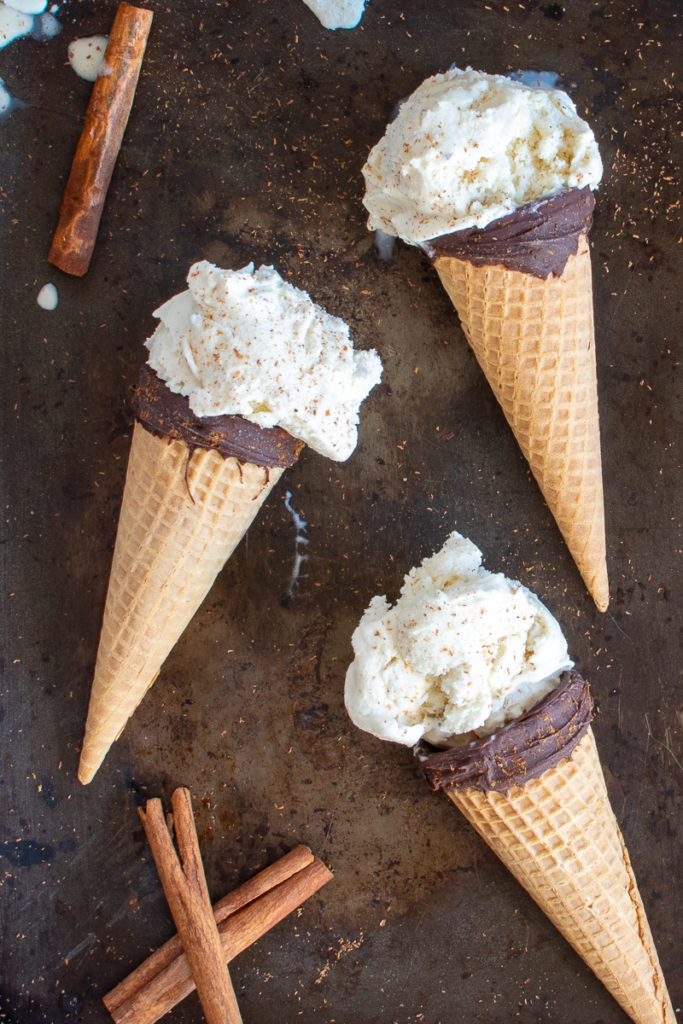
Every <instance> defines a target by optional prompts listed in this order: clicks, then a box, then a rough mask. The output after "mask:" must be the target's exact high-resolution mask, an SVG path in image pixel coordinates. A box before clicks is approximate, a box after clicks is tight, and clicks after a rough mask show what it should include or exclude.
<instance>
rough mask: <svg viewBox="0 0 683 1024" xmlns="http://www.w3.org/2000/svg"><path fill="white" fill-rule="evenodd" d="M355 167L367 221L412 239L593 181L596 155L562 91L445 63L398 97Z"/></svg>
mask: <svg viewBox="0 0 683 1024" xmlns="http://www.w3.org/2000/svg"><path fill="white" fill-rule="evenodd" d="M363 175H364V177H365V186H366V193H365V198H364V200H363V201H364V203H365V206H366V207H367V209H368V211H369V213H370V218H369V221H368V226H369V227H370V229H371V230H377V229H380V230H382V231H384V232H386V233H388V234H391V235H399V236H400V237H401V238H403V240H404V241H406V242H409V243H411V244H414V245H418V244H420V243H422V242H425V241H427V240H428V239H430V238H436V237H438V236H439V235H444V234H447V233H449V232H451V231H460V230H464V229H465V228H469V227H485V226H486V225H487V224H489V223H490V222H491V221H493V220H495V219H496V218H498V217H503V216H505V215H506V214H508V213H510V212H511V211H512V210H515V209H517V208H518V207H520V206H523V205H524V204H526V203H529V202H533V201H535V200H538V199H544V198H546V197H547V196H551V195H555V194H556V193H557V192H560V191H561V190H563V189H566V188H583V187H584V186H589V187H591V188H596V187H597V185H598V183H599V181H600V178H601V177H602V161H601V160H600V154H599V152H598V147H597V144H596V142H595V138H594V136H593V132H592V131H591V129H590V128H589V126H588V125H587V124H586V122H585V121H583V120H581V118H580V117H579V116H578V114H577V112H576V108H575V106H574V104H573V103H572V101H571V99H570V98H569V97H568V96H567V94H566V93H564V92H562V91H561V90H559V89H538V88H531V87H529V86H526V85H523V84H522V83H521V82H514V81H512V80H511V79H509V78H505V77H503V76H502V75H487V74H484V73H483V72H480V71H472V70H471V69H468V70H466V71H461V70H459V69H458V68H451V70H450V71H447V72H446V73H445V74H443V75H434V76H433V77H432V78H428V79H427V80H426V81H425V82H423V83H422V85H420V86H419V87H418V88H417V89H416V90H415V92H414V93H413V94H412V95H411V96H410V97H409V98H408V99H406V100H405V101H404V102H403V103H402V104H401V106H400V108H399V110H398V113H397V115H396V117H395V118H394V120H393V121H392V122H391V123H390V124H389V125H388V127H387V129H386V132H385V134H384V136H383V138H382V139H380V141H379V142H378V143H377V145H376V146H375V147H374V148H373V149H372V150H371V152H370V155H369V157H368V160H367V163H366V164H365V167H364V168H363Z"/></svg>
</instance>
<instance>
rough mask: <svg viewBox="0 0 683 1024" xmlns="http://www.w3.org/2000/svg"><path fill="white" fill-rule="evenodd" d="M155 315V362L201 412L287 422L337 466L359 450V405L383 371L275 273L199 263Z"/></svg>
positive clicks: (372, 355)
mask: <svg viewBox="0 0 683 1024" xmlns="http://www.w3.org/2000/svg"><path fill="white" fill-rule="evenodd" d="M187 280H188V284H189V290H188V291H185V292H181V293H180V294H179V295H176V296H174V297H173V298H172V299H169V301H168V302H165V303H164V305H163V306H161V307H160V308H159V309H158V310H157V311H156V313H155V316H157V317H159V319H160V320H161V323H160V324H159V326H158V327H157V329H156V331H155V332H154V334H153V335H152V337H151V338H149V339H148V340H147V342H146V343H145V344H146V345H147V347H148V349H149V358H148V360H147V362H148V363H149V365H150V366H151V367H152V369H154V370H156V372H157V374H158V375H159V376H160V377H161V378H162V380H164V381H165V382H166V384H167V385H168V387H169V388H170V389H171V390H172V391H175V392H176V393H178V394H180V395H184V396H185V397H186V398H187V399H188V401H189V404H190V408H191V409H192V411H193V412H194V413H195V414H196V415H197V416H222V415H225V414H232V415H239V416H243V417H244V418H245V419H248V420H251V421H252V422H253V423H257V424H258V425H259V426H262V427H274V426H280V427H282V428H283V429H284V430H286V431H288V433H290V434H292V435H293V436H294V437H298V438H299V439H300V440H301V441H305V442H306V444H307V445H309V446H310V447H311V448H314V449H315V451H317V452H320V454H321V455H326V456H328V458H330V459H334V460H335V461H343V460H344V459H347V458H348V457H349V455H350V454H351V452H352V451H353V450H354V448H355V447H356V442H357V433H358V432H357V427H358V419H359V410H360V404H361V402H362V401H363V399H364V398H365V397H366V396H367V395H368V393H369V391H370V390H371V389H372V388H373V387H374V386H375V384H377V383H378V381H379V380H380V377H381V375H382V364H381V362H380V358H379V356H378V355H377V353H376V352H375V351H374V349H373V350H371V351H369V352H355V351H354V348H353V342H352V340H351V338H350V336H349V328H348V326H347V325H346V324H345V323H344V321H343V320H340V319H339V317H335V316H330V314H328V313H326V312H325V310H323V309H321V308H320V306H317V305H315V304H314V302H313V301H312V299H311V298H310V296H309V295H308V294H307V293H306V292H304V291H300V290H299V289H298V288H295V287H294V286H293V285H291V284H289V283H288V282H286V281H284V280H283V279H282V278H281V277H280V275H279V274H278V273H277V271H275V270H274V269H273V268H272V267H265V266H262V267H259V268H258V270H255V269H254V265H253V263H252V264H249V266H247V267H244V269H242V270H221V269H219V268H218V267H215V266H213V264H211V263H208V262H206V261H203V262H201V263H196V264H195V265H194V266H193V267H191V269H190V272H189V275H188V279H187Z"/></svg>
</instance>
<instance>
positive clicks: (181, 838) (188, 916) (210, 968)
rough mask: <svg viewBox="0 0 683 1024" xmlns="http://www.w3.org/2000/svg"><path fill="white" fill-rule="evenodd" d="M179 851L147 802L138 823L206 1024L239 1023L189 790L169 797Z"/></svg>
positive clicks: (157, 807) (158, 808) (157, 805)
mask: <svg viewBox="0 0 683 1024" xmlns="http://www.w3.org/2000/svg"><path fill="white" fill-rule="evenodd" d="M171 804H172V806H173V824H174V828H175V836H176V843H177V846H178V852H177V853H176V850H175V847H174V846H173V839H172V838H171V834H170V832H169V831H168V826H167V823H166V819H165V818H164V811H163V808H162V805H161V800H158V799H152V800H148V801H147V803H146V805H145V810H144V811H143V810H142V809H140V811H139V814H140V819H141V821H142V825H143V827H144V830H145V833H146V834H147V840H148V842H149V845H150V847H151V850H152V854H153V856H154V861H155V863H156V866H157V871H158V872H159V878H160V879H161V884H162V886H163V889H164V894H165V896H166V901H167V903H168V905H169V908H170V911H171V914H172V915H173V920H174V921H175V924H176V928H177V929H178V934H179V935H180V938H181V940H182V944H183V948H184V950H185V956H186V958H187V962H188V964H189V967H190V970H191V972H192V977H193V978H194V982H195V985H196V988H197V995H198V996H199V1000H200V1002H201V1004H202V1009H203V1011H204V1017H205V1019H206V1022H207V1024H241V1022H242V1016H241V1014H240V1011H239V1007H238V1005H237V998H236V996H235V992H234V989H233V987H232V982H231V981H230V975H229V973H228V968H227V966H226V962H225V956H224V954H223V948H222V945H221V940H220V936H219V934H218V927H217V925H216V922H215V920H214V916H213V909H212V907H211V900H210V898H209V891H208V889H207V886H206V877H205V875H204V867H203V865H202V859H201V854H200V852H199V840H198V839H197V830H196V828H195V824H194V817H193V814H192V798H191V796H190V791H189V790H188V789H176V790H175V792H174V793H173V796H172V797H171Z"/></svg>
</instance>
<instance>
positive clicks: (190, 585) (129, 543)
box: [78, 396, 302, 783]
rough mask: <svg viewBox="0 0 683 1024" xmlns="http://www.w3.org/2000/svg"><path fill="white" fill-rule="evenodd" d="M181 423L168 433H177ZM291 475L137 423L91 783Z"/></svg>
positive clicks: (89, 731) (88, 754)
mask: <svg viewBox="0 0 683 1024" xmlns="http://www.w3.org/2000/svg"><path fill="white" fill-rule="evenodd" d="M179 399H180V396H177V397H176V399H175V400H176V401H178V400H179ZM180 401H182V400H180ZM172 422H173V417H170V418H169V419H166V420H165V426H166V427H167V428H168V429H169V430H172V431H173V432H174V433H175V429H174V427H173V425H172ZM260 430H261V428H258V427H256V428H255V431H256V436H257V437H258V436H259V433H258V432H259V431H260ZM261 433H262V434H266V435H269V434H272V433H273V431H262V432H261ZM279 434H281V435H284V436H285V438H288V439H289V441H290V442H292V444H291V446H290V451H289V455H288V459H292V461H293V460H294V459H296V456H297V455H298V452H299V450H300V448H301V447H302V445H301V443H300V442H296V441H295V440H294V439H293V438H290V437H289V435H286V434H285V432H284V431H280V432H279ZM292 452H294V453H295V454H293V455H292ZM254 458H256V456H254ZM271 461H272V459H271ZM285 464H287V462H285ZM283 468H284V466H282V465H281V466H273V465H265V466H264V465H257V464H255V463H254V462H251V461H249V460H247V459H244V458H236V457H232V456H229V457H226V456H224V455H223V454H221V452H220V451H217V450H216V449H214V448H203V447H195V446H194V444H189V443H188V442H187V441H184V440H180V439H177V438H175V439H174V438H172V437H170V436H160V435H158V434H156V433H153V432H152V431H151V430H149V429H146V427H145V426H143V425H142V423H141V422H139V421H138V422H136V424H135V428H134V432H133V441H132V445H131V451H130V456H129V460H128V469H127V473H126V482H125V487H124V493H123V502H122V506H121V512H120V516H119V525H118V531H117V535H116V543H115V547H114V555H113V560H112V567H111V573H110V578H109V588H108V592H107V598H106V603H105V610H104V618H103V622H102V630H101V634H100V643H99V648H98V652H97V661H96V665H95V674H94V678H93V683H92V689H91V694H90V705H89V708H88V716H87V721H86V726H85V738H84V741H83V748H82V751H81V758H80V764H79V769H78V778H79V779H80V781H81V782H82V783H88V782H90V781H91V779H92V778H93V776H94V774H95V772H96V771H97V769H98V768H99V766H100V764H101V763H102V761H103V759H104V757H105V756H106V754H107V751H108V750H109V747H110V746H111V744H112V743H113V742H114V741H115V740H116V739H118V737H119V735H120V734H121V732H122V731H123V729H124V727H125V725H126V722H127V721H128V719H129V718H130V716H131V715H132V714H133V712H134V711H135V708H136V707H137V706H138V704H139V703H140V701H141V700H142V698H143V697H144V695H145V694H146V692H147V690H148V689H149V688H150V686H151V685H152V683H153V682H154V680H155V678H156V676H157V674H158V672H159V670H160V668H161V666H162V664H163V663H164V661H165V660H166V658H167V656H168V655H169V654H170V652H171V650H172V649H173V647H174V645H175V643H176V641H177V640H178V638H179V637H180V635H181V633H182V632H183V631H184V629H185V627H186V626H187V625H188V623H189V622H190V620H191V619H192V617H193V616H194V614H195V612H196V611H197V609H198V608H199V606H200V605H201V603H202V601H203V600H204V598H205V596H206V594H207V593H208V591H209V589H210V588H211V586H212V584H213V582H214V580H215V578H216V576H217V574H218V573H219V572H220V570H221V568H222V567H223V565H224V564H225V562H226V561H227V559H228V558H229V556H230V554H231V553H232V551H233V549H234V548H235V546H236V545H237V544H238V542H239V541H240V539H241V538H242V537H243V536H244V534H245V533H246V531H247V529H248V527H249V526H250V524H251V522H252V521H253V519H254V517H255V516H256V513H257V512H258V510H259V509H260V507H261V505H262V504H263V502H264V501H265V499H266V497H267V496H268V494H269V492H270V490H271V489H272V487H273V485H274V484H275V483H276V482H277V480H278V479H279V477H280V476H281V474H282V472H283Z"/></svg>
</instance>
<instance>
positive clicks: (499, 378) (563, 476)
mask: <svg viewBox="0 0 683 1024" xmlns="http://www.w3.org/2000/svg"><path fill="white" fill-rule="evenodd" d="M435 267H436V269H437V271H438V273H439V277H440V278H441V281H442V283H443V285H444V288H445V289H446V291H447V292H448V295H449V296H450V298H451V301H452V302H453V305H454V306H455V308H456V310H457V312H458V316H459V317H460V321H461V324H462V328H463V331H464V332H465V336H466V338H467V340H468V342H469V343H470V345H471V347H472V349H473V351H474V354H475V355H476V357H477V360H478V362H479V365H480V366H481V368H482V370H483V371H484V373H485V374H486V377H487V379H488V382H489V384H490V385H491V387H492V389H493V391H494V394H495V396H496V398H497V399H498V401H499V402H500V405H501V407H502V409H503V412H504V413H505V417H506V419H507V421H508V423H509V424H510V426H511V427H512V429H513V431H514V433H515V437H516V438H517V441H518V443H519V446H520V448H521V449H522V452H523V453H524V456H525V458H526V459H527V461H528V463H529V465H530V467H531V469H532V472H533V474H534V476H535V477H536V480H537V482H538V484H539V486H540V488H541V491H542V492H543V496H544V498H545V500H546V502H547V503H548V507H549V508H550V511H551V512H552V514H553V516H554V517H555V520H556V521H557V524H558V526H559V528H560V530H561V531H562V535H563V536H564V539H565V541H566V543H567V546H568V548H569V550H570V552H571V554H572V556H573V558H574V560H575V562H576V564H577V566H578V568H579V571H580V573H581V575H582V576H583V579H584V581H585V583H586V586H587V587H588V590H589V591H590V593H591V595H592V596H593V599H594V601H595V603H596V605H597V607H598V608H599V609H600V611H604V610H605V609H606V608H607V604H608V601H609V591H608V583H607V565H606V559H605V513H604V499H603V490H602V463H601V458H600V426H599V421H598V395H597V377H596V366H595V340H594V330H593V292H592V281H591V264H590V252H589V249H588V240H587V238H586V236H585V235H582V236H581V238H580V240H579V248H578V252H577V253H576V255H574V256H570V258H569V260H568V261H567V265H566V267H565V270H564V272H563V274H562V276H561V277H555V276H554V275H552V274H551V275H550V276H549V277H548V278H547V279H543V278H540V277H534V276H533V275H532V274H525V273H521V272H520V271H517V270H508V269H507V268H506V267H504V266H500V265H499V266H486V267H475V266H474V265H473V264H471V263H469V262H468V261H466V260H459V259H455V258H453V257H445V256H442V257H439V258H438V259H437V260H436V262H435Z"/></svg>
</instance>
